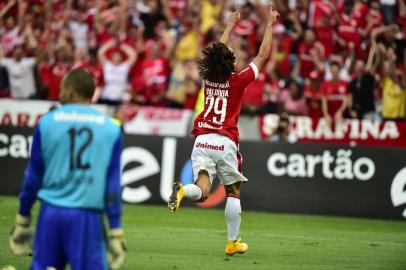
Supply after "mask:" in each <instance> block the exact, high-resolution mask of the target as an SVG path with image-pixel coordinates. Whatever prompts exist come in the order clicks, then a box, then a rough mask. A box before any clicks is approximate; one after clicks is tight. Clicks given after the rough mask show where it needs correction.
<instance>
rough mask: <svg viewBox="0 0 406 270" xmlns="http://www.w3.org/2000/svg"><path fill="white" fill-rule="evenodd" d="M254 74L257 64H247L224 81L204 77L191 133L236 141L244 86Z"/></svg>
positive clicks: (255, 75)
mask: <svg viewBox="0 0 406 270" xmlns="http://www.w3.org/2000/svg"><path fill="white" fill-rule="evenodd" d="M258 76H259V72H258V67H257V66H256V65H255V64H254V63H251V64H249V66H248V67H246V68H245V69H243V70H242V71H241V72H240V73H233V74H231V75H230V77H229V78H228V79H227V81H226V82H224V83H214V82H210V81H207V80H204V81H203V87H204V110H203V111H202V112H201V113H200V114H199V115H198V116H197V117H196V119H195V123H194V129H193V131H192V134H193V135H195V136H199V135H202V134H210V133H218V134H222V135H225V136H227V137H229V138H231V139H232V140H233V141H235V142H237V143H238V142H239V141H240V138H239V135H238V127H237V123H238V119H239V117H240V111H241V105H242V101H243V94H244V89H245V88H246V87H247V86H248V84H250V83H251V82H252V81H253V80H256V79H258Z"/></svg>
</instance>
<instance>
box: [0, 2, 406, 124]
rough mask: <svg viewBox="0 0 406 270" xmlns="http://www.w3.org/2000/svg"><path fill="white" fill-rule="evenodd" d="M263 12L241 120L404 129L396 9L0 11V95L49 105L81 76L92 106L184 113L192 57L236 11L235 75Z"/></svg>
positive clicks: (282, 6)
mask: <svg viewBox="0 0 406 270" xmlns="http://www.w3.org/2000/svg"><path fill="white" fill-rule="evenodd" d="M269 4H272V5H274V7H275V9H276V10H278V11H279V12H280V13H281V20H280V22H279V24H277V25H276V26H275V27H274V35H273V44H272V53H271V57H270V61H269V62H268V63H267V65H266V66H265V68H263V70H261V71H260V76H259V79H258V80H256V81H255V82H253V83H251V84H250V85H249V86H248V88H247V90H246V95H245V99H244V104H243V113H246V114H251V115H257V114H264V113H283V112H285V113H288V114H289V115H309V116H311V117H312V118H316V119H318V118H320V117H324V118H325V119H327V120H328V121H329V122H331V123H332V122H335V121H340V120H341V119H342V118H344V117H348V118H359V119H379V118H383V119H396V120H401V119H405V117H406V41H405V37H406V0H368V1H363V0H289V1H282V0H273V1H267V0H250V1H247V0H236V1H230V0H229V1H227V0H201V1H199V0H166V1H165V0H162V1H161V0H118V1H117V0H65V1H61V0H30V1H26V0H25V1H24V0H18V1H17V0H0V38H1V50H0V64H1V67H0V96H1V97H11V98H16V99H26V98H33V99H47V100H58V96H59V84H60V81H61V79H62V77H63V76H64V75H65V74H66V73H67V72H68V71H69V70H72V69H75V68H78V67H82V68H85V69H87V70H88V71H89V72H91V73H92V74H93V76H94V78H95V80H96V82H97V91H96V93H95V96H94V97H93V101H94V102H99V103H105V104H112V105H120V104H126V105H148V106H165V107H172V108H187V109H194V108H195V104H196V101H197V99H198V96H199V91H200V88H201V81H200V78H199V73H198V64H197V62H196V60H197V59H198V58H199V55H200V49H201V48H202V47H204V46H206V45H207V44H210V43H211V42H213V41H216V40H219V35H221V32H222V30H223V28H224V26H225V22H226V19H227V17H228V15H229V14H230V13H231V12H232V11H234V10H235V9H236V8H237V6H238V8H239V9H240V12H241V18H240V21H239V22H238V24H237V25H236V27H235V28H234V31H233V34H232V44H233V45H232V47H233V50H234V51H235V52H236V54H237V69H242V68H243V67H244V66H246V65H247V64H249V61H250V60H251V59H252V57H253V54H254V53H255V52H256V51H257V48H258V46H259V42H260V40H259V39H260V37H261V36H262V35H261V33H262V31H263V30H264V26H265V24H264V23H262V22H263V21H265V19H264V18H265V16H266V14H264V12H265V13H266V10H267V9H266V8H265V6H267V5H269Z"/></svg>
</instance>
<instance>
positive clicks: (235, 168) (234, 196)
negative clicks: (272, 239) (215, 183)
mask: <svg viewBox="0 0 406 270" xmlns="http://www.w3.org/2000/svg"><path fill="white" fill-rule="evenodd" d="M224 140H225V142H224V144H225V147H224V155H223V156H222V158H221V159H220V160H218V161H217V172H218V176H219V178H220V181H221V183H222V184H224V188H225V192H226V196H227V202H226V207H225V211H224V214H225V218H226V223H227V237H228V241H227V245H226V249H225V253H226V254H227V255H230V256H232V255H234V254H236V253H240V254H242V253H244V252H246V251H247V250H248V245H247V244H246V243H241V242H240V239H239V238H238V234H239V230H240V224H241V203H240V188H241V183H242V182H245V181H248V180H247V178H245V177H244V176H243V175H242V172H241V165H242V158H241V155H240V153H239V152H238V147H237V145H236V144H235V143H234V142H231V141H229V140H228V139H224Z"/></svg>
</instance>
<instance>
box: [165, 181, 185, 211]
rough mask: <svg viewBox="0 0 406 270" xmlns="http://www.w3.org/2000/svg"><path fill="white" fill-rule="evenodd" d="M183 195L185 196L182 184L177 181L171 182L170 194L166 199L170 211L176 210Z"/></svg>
mask: <svg viewBox="0 0 406 270" xmlns="http://www.w3.org/2000/svg"><path fill="white" fill-rule="evenodd" d="M183 197H185V190H184V189H183V186H182V184H181V183H180V182H179V181H175V183H173V190H172V195H171V196H170V197H169V200H168V208H169V211H171V212H172V213H174V212H176V210H178V208H179V206H180V202H181V201H182V199H183Z"/></svg>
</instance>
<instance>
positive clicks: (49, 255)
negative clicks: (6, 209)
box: [31, 202, 108, 270]
mask: <svg viewBox="0 0 406 270" xmlns="http://www.w3.org/2000/svg"><path fill="white" fill-rule="evenodd" d="M66 264H69V265H70V267H71V269H72V270H81V269H83V270H85V269H86V270H87V269H108V264H107V253H106V236H105V232H104V227H103V217H102V214H101V212H100V211H93V210H85V209H76V208H63V207H57V206H53V205H50V204H47V203H45V202H43V203H42V205H41V210H40V213H39V217H38V223H37V229H36V234H35V242H34V251H33V262H32V266H31V269H34V270H37V269H41V270H42V269H47V267H54V268H56V269H58V270H59V269H64V268H65V266H66Z"/></svg>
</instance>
